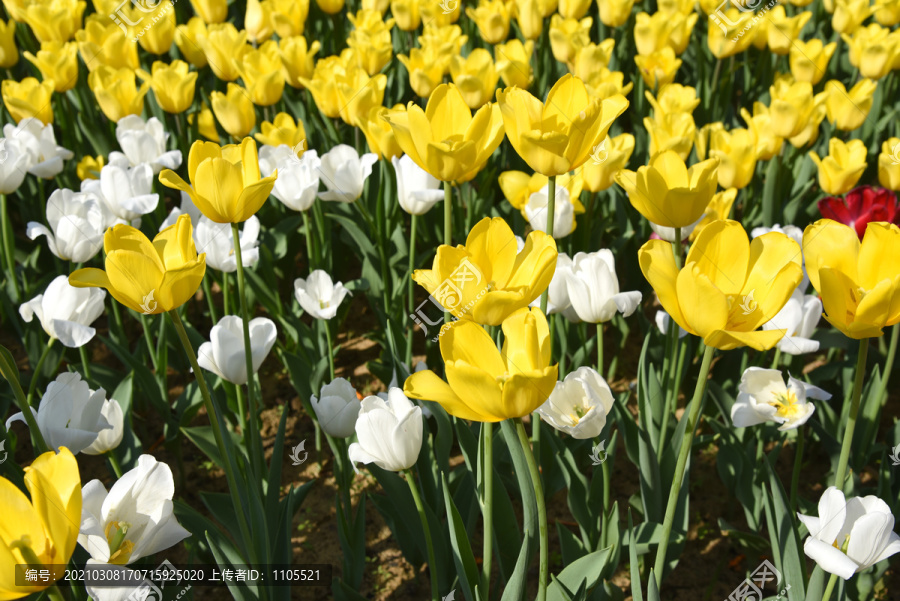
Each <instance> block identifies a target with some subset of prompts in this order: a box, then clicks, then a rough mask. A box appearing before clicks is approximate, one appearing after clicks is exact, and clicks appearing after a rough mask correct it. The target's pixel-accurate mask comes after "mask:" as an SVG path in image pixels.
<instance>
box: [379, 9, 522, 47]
mask: <svg viewBox="0 0 900 601" xmlns="http://www.w3.org/2000/svg"><path fill="white" fill-rule="evenodd" d="M510 8H511V4H510V3H507V2H505V1H504V0H479V2H478V8H472V7H471V6H470V7H468V8H466V16H467V17H469V19H471V20H472V21H475V24H476V25H477V26H478V33H479V34H481V39H483V40H484V41H485V42H486V43H488V44H499V43H500V42H504V41H506V38H508V37H509V18H510ZM392 10H393V9H392ZM498 56H499V55H498Z"/></svg>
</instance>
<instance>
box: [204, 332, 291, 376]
mask: <svg viewBox="0 0 900 601" xmlns="http://www.w3.org/2000/svg"><path fill="white" fill-rule="evenodd" d="M249 329H250V352H251V355H252V357H253V365H252V367H253V373H254V374H256V373H257V372H258V371H259V368H260V366H261V365H262V363H263V361H265V360H266V357H267V356H268V355H269V351H271V350H272V346H274V345H275V337H276V329H275V322H273V321H272V320H271V319H268V318H266V317H257V318H255V319H251V320H250V328H249ZM209 340H210V341H209V342H204V343H203V344H201V345H200V348H199V349H198V350H197V362H198V363H199V364H200V367H202V368H203V369H206V370H208V371H211V372H213V373H214V374H216V375H217V376H219V377H220V378H222V379H223V380H227V381H229V382H231V383H232V384H236V385H238V386H243V385H244V384H246V383H247V361H246V355H245V350H244V321H243V320H242V319H241V318H240V317H238V316H236V315H226V316H225V317H223V318H222V319H220V320H219V323H217V324H216V325H214V326H213V327H212V330H210V332H209Z"/></svg>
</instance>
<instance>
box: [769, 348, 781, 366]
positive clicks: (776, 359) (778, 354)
mask: <svg viewBox="0 0 900 601" xmlns="http://www.w3.org/2000/svg"><path fill="white" fill-rule="evenodd" d="M779 363H781V349H780V348H777V347H776V348H775V357H773V358H772V367H771V368H770V369H778V365H779Z"/></svg>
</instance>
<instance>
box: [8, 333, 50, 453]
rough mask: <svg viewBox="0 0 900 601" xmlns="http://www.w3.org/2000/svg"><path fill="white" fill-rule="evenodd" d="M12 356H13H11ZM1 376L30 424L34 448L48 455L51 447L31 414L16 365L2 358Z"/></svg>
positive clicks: (29, 430) (29, 428)
mask: <svg viewBox="0 0 900 601" xmlns="http://www.w3.org/2000/svg"><path fill="white" fill-rule="evenodd" d="M0 348H2V349H3V350H4V351H6V353H9V350H7V348H6V347H4V346H3V345H0ZM10 356H12V355H11V354H10ZM0 374H2V375H3V377H4V378H6V381H7V382H9V386H10V388H12V391H13V399H14V400H15V402H16V406H18V408H19V411H21V412H22V416H23V417H24V418H25V423H26V424H28V432H29V433H30V434H31V441H32V444H33V445H34V448H35V449H37V454H38V455H40V454H41V453H46V452H47V451H49V450H50V447H48V446H47V443H46V442H45V441H44V435H43V434H41V430H40V428H38V425H37V421H36V420H35V418H34V413H32V412H31V405H30V404H29V403H28V399H27V398H26V397H25V391H24V390H22V385H21V384H19V377H18V373H17V371H16V368H15V365H7V363H6V361H4V360H3V357H2V356H0Z"/></svg>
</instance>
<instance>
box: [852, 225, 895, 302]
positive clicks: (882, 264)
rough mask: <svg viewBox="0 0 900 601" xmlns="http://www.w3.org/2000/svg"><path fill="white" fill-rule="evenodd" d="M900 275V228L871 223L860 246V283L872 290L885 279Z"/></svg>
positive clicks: (892, 278)
mask: <svg viewBox="0 0 900 601" xmlns="http://www.w3.org/2000/svg"><path fill="white" fill-rule="evenodd" d="M897 276H900V228H898V227H897V226H896V225H893V224H890V223H879V222H875V223H869V226H868V227H867V228H866V235H865V236H864V237H863V240H862V244H861V245H860V248H859V285H860V286H862V287H863V288H865V289H866V290H872V289H873V288H875V286H877V285H878V283H879V282H882V281H883V280H894V279H896V278H897Z"/></svg>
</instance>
